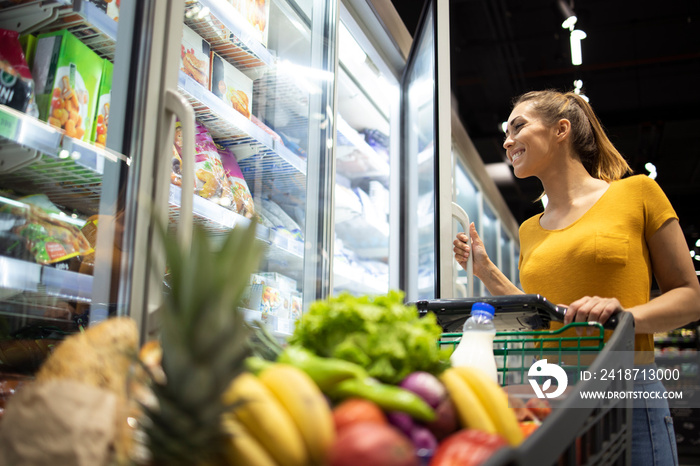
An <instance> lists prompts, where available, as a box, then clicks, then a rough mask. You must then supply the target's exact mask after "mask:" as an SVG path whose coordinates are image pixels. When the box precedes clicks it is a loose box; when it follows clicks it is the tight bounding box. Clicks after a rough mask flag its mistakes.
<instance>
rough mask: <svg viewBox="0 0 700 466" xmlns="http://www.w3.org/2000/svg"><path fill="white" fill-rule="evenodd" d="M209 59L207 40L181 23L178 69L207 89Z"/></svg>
mask: <svg viewBox="0 0 700 466" xmlns="http://www.w3.org/2000/svg"><path fill="white" fill-rule="evenodd" d="M209 59H210V54H209V42H207V41H206V40H204V39H202V38H201V37H200V35H199V34H197V33H196V32H194V31H193V30H192V29H190V28H189V27H187V26H186V25H183V26H182V47H181V51H180V69H181V70H182V71H183V72H184V73H185V74H186V75H188V76H190V77H191V78H192V79H194V80H195V81H197V82H198V83H199V84H201V85H202V86H204V87H205V88H207V89H209Z"/></svg>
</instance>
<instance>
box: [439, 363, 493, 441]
mask: <svg viewBox="0 0 700 466" xmlns="http://www.w3.org/2000/svg"><path fill="white" fill-rule="evenodd" d="M440 380H441V381H442V383H443V384H444V385H445V388H447V392H448V393H449V395H450V398H451V399H452V402H453V403H454V404H455V407H456V408H457V416H458V417H459V420H460V422H461V424H462V427H465V428H469V429H477V430H482V431H484V432H488V433H490V434H497V433H498V431H497V430H496V426H495V425H494V423H493V421H492V420H491V417H490V416H489V414H488V412H487V411H486V408H485V407H484V406H483V405H482V404H481V401H479V398H478V397H477V396H476V393H474V391H473V390H472V389H471V387H470V386H469V385H467V382H466V381H465V380H463V379H462V377H461V376H460V375H459V373H458V372H457V371H456V370H455V368H454V367H450V368H448V369H446V370H445V371H444V372H443V373H442V374H440Z"/></svg>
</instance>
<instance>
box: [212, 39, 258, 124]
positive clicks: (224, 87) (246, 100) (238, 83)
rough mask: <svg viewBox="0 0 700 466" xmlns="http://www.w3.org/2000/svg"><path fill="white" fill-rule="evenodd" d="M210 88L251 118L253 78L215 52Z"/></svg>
mask: <svg viewBox="0 0 700 466" xmlns="http://www.w3.org/2000/svg"><path fill="white" fill-rule="evenodd" d="M210 90H211V91H212V92H213V93H214V95H216V96H217V97H218V98H219V99H221V100H223V101H224V102H225V103H226V105H228V106H230V107H232V108H233V109H234V110H237V111H238V112H239V113H241V114H242V115H243V116H245V117H246V118H248V119H250V110H251V109H252V108H253V80H252V79H250V78H249V77H248V76H246V75H245V74H243V73H241V72H240V71H238V69H237V68H236V67H235V66H233V65H232V64H230V63H229V62H227V61H226V60H224V59H223V58H221V57H220V56H219V55H217V54H216V53H214V52H212V54H211V89H210Z"/></svg>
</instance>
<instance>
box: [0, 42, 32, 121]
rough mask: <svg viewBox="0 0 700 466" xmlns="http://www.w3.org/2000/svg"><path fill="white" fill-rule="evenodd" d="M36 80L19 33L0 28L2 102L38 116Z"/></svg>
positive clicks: (0, 88)
mask: <svg viewBox="0 0 700 466" xmlns="http://www.w3.org/2000/svg"><path fill="white" fill-rule="evenodd" d="M34 97H35V96H34V80H33V79H32V74H31V72H30V71H29V66H27V61H26V60H25V58H24V52H23V51H22V46H21V44H20V42H19V33H17V32H16V31H9V30H7V29H0V104H3V105H7V106H8V107H12V108H14V109H15V110H19V111H20V112H26V113H27V114H29V115H32V116H35V117H38V116H39V111H38V109H37V106H36V102H35V100H34Z"/></svg>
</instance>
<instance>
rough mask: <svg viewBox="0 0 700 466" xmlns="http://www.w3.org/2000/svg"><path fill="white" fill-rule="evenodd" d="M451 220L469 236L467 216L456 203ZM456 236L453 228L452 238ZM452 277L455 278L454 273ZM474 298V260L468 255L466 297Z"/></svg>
mask: <svg viewBox="0 0 700 466" xmlns="http://www.w3.org/2000/svg"><path fill="white" fill-rule="evenodd" d="M452 218H454V219H455V220H457V221H458V222H459V223H460V224H462V228H463V229H464V231H465V232H466V233H467V236H469V215H467V213H466V212H465V211H464V209H462V207H460V205H459V204H457V203H456V202H453V203H452ZM455 236H457V229H456V228H453V232H452V237H453V238H454V237H455ZM454 276H455V277H456V276H457V273H456V272H455V274H454ZM472 296H474V259H473V254H469V258H468V259H467V297H472Z"/></svg>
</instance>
